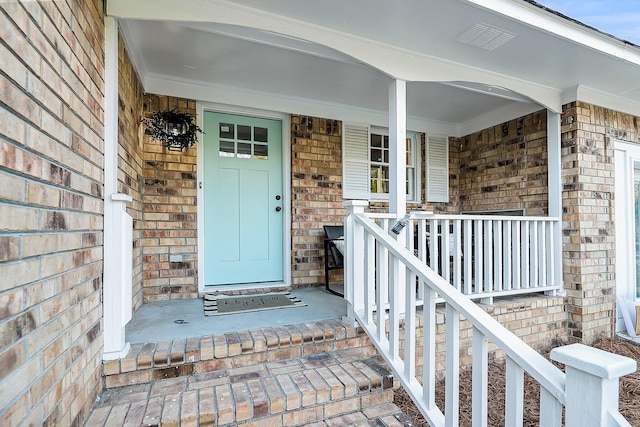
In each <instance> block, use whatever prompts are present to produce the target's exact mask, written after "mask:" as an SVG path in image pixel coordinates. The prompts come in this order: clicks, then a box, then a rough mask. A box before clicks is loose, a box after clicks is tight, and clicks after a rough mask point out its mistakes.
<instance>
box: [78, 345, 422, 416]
mask: <svg viewBox="0 0 640 427" xmlns="http://www.w3.org/2000/svg"><path fill="white" fill-rule="evenodd" d="M392 387H393V378H392V376H391V375H390V373H389V372H388V371H387V370H386V369H385V368H384V367H383V364H382V363H381V361H380V358H379V356H375V355H372V354H370V351H369V349H368V348H367V347H364V348H352V349H345V350H340V351H332V352H326V353H317V354H311V355H308V356H302V357H298V358H293V359H286V360H280V361H272V362H264V363H256V364H253V365H247V366H243V367H234V368H229V369H220V370H216V371H212V372H204V373H199V374H193V375H190V376H180V377H176V378H170V379H158V380H154V381H151V382H149V383H146V384H137V385H130V386H124V387H119V388H112V389H106V390H104V391H103V393H102V394H101V395H100V398H99V399H98V402H97V403H96V406H95V407H94V409H93V410H92V413H91V415H90V417H89V418H88V420H87V423H86V425H87V426H122V425H125V424H127V425H162V426H172V425H200V426H231V425H246V426H256V427H257V426H269V427H274V426H297V425H312V426H344V425H376V426H403V425H405V426H409V425H411V423H410V421H409V419H408V418H407V417H406V416H405V415H404V414H402V413H401V412H400V410H399V409H398V408H397V407H396V406H395V405H394V404H393V403H392V402H393V388H392Z"/></svg>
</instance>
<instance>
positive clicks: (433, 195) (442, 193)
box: [425, 135, 449, 202]
mask: <svg viewBox="0 0 640 427" xmlns="http://www.w3.org/2000/svg"><path fill="white" fill-rule="evenodd" d="M425 152H426V163H427V168H426V169H427V170H426V172H425V175H426V177H425V178H426V181H427V182H426V191H425V193H426V197H427V201H428V202H448V201H449V141H448V138H447V137H446V136H442V135H429V138H428V140H427V147H426V149H425Z"/></svg>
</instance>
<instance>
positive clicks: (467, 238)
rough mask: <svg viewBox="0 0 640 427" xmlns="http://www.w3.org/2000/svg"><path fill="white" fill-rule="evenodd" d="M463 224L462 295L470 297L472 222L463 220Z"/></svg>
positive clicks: (471, 290) (471, 288)
mask: <svg viewBox="0 0 640 427" xmlns="http://www.w3.org/2000/svg"><path fill="white" fill-rule="evenodd" d="M463 221H464V222H463V224H464V248H463V249H462V256H463V257H464V258H463V259H464V276H463V277H462V280H463V281H464V293H465V294H467V295H470V294H471V292H473V283H472V280H473V270H472V268H473V264H472V263H471V261H472V259H473V250H472V248H473V246H472V239H473V236H472V234H471V233H472V231H471V230H472V224H473V222H472V221H471V220H469V219H467V220H463Z"/></svg>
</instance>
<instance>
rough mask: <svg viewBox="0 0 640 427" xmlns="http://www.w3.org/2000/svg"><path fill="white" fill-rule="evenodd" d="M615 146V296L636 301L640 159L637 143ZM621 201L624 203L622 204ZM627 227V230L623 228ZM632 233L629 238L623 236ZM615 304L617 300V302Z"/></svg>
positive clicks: (618, 327)
mask: <svg viewBox="0 0 640 427" xmlns="http://www.w3.org/2000/svg"><path fill="white" fill-rule="evenodd" d="M613 144H614V147H615V169H614V181H615V187H614V190H615V194H616V195H618V197H616V198H615V199H614V209H615V219H614V221H615V222H614V226H615V233H616V234H615V242H616V243H615V249H616V260H615V266H616V268H615V272H616V296H622V297H624V298H626V299H627V300H628V301H635V300H636V294H635V281H634V280H629V279H635V263H636V261H635V221H634V213H633V204H630V203H629V201H631V200H633V160H638V161H640V145H637V144H631V143H628V142H624V141H620V140H614V141H613ZM623 201H624V202H627V203H626V204H624V205H623ZM622 230H626V231H622ZM628 236H632V238H631V239H629V238H626V237H628ZM616 305H617V303H616ZM616 312H617V314H616V318H617V319H616V320H617V321H616V331H619V330H623V329H624V323H623V321H622V316H621V312H620V307H618V310H616Z"/></svg>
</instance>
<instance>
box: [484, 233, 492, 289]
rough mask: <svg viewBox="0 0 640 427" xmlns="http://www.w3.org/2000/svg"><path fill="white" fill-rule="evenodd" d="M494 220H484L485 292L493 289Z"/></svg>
mask: <svg viewBox="0 0 640 427" xmlns="http://www.w3.org/2000/svg"><path fill="white" fill-rule="evenodd" d="M492 223H493V221H484V237H483V240H484V245H483V247H484V254H483V257H484V286H483V288H482V289H483V291H484V292H491V291H493V277H492V276H493V262H492V261H493V260H492V258H493V229H492V228H491V224H492Z"/></svg>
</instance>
